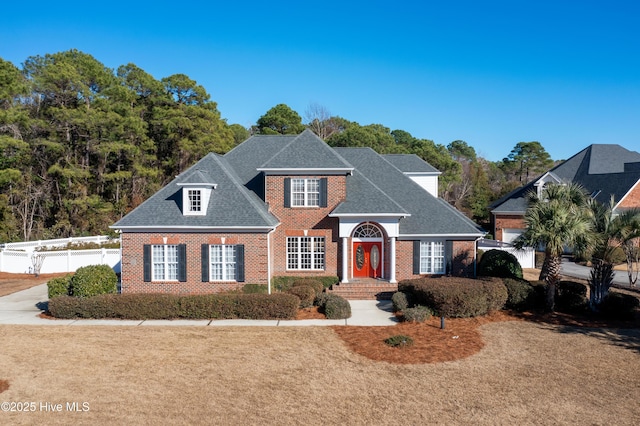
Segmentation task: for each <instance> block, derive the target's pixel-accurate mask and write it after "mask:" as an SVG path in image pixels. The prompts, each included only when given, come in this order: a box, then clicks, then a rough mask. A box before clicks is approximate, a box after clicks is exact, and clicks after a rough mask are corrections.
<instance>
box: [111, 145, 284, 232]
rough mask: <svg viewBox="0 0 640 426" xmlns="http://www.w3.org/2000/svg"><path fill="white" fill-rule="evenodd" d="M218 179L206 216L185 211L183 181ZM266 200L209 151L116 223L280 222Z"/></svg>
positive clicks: (183, 225)
mask: <svg viewBox="0 0 640 426" xmlns="http://www.w3.org/2000/svg"><path fill="white" fill-rule="evenodd" d="M207 175H208V176H210V177H212V179H213V180H215V181H216V183H217V186H216V189H214V190H213V191H212V194H211V198H210V199H209V204H208V206H207V215H206V216H185V215H183V214H182V188H181V186H180V185H179V184H180V183H196V182H193V181H198V180H201V178H202V176H207ZM278 223H279V222H278V219H276V218H275V217H274V216H273V215H272V214H271V213H269V212H268V210H267V206H266V205H265V203H264V202H263V201H262V200H261V199H260V198H259V197H258V196H256V194H254V193H253V192H251V191H249V190H248V189H247V188H245V187H244V186H243V185H242V183H241V182H240V178H239V177H238V176H237V174H236V173H235V171H234V170H233V169H232V168H231V167H230V166H229V164H228V162H227V161H226V160H225V159H224V158H223V157H221V156H219V155H217V154H213V153H211V154H208V155H206V156H205V157H204V158H202V159H201V160H200V161H198V162H197V163H196V164H194V165H193V166H192V167H190V168H189V169H188V170H186V171H185V172H184V173H182V174H181V175H179V176H178V177H176V178H175V179H174V180H173V181H171V182H170V183H169V184H168V185H167V186H165V187H164V188H162V189H161V190H160V191H158V192H157V193H155V194H154V195H152V196H151V197H150V198H149V199H148V200H146V201H145V202H144V203H142V204H141V205H139V206H138V207H137V208H136V209H135V210H133V211H132V212H131V213H129V214H128V215H126V216H125V217H123V218H122V219H120V220H119V221H118V222H117V223H116V224H115V225H113V227H114V228H116V229H122V228H132V227H134V228H135V227H140V228H153V227H158V228H188V227H193V228H236V227H246V228H269V227H274V226H276V225H277V224H278Z"/></svg>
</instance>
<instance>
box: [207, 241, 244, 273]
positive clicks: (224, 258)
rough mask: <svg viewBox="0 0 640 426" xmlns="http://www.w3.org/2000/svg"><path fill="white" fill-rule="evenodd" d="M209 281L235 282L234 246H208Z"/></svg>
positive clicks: (235, 260)
mask: <svg viewBox="0 0 640 426" xmlns="http://www.w3.org/2000/svg"><path fill="white" fill-rule="evenodd" d="M209 259H210V262H211V264H210V269H209V272H210V274H211V276H210V279H211V281H235V280H236V262H237V259H236V246H235V245H212V246H210V254H209Z"/></svg>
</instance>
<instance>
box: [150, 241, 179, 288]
mask: <svg viewBox="0 0 640 426" xmlns="http://www.w3.org/2000/svg"><path fill="white" fill-rule="evenodd" d="M171 256H172V257H171ZM178 265H179V262H178V245H177V244H154V245H152V246H151V281H178ZM173 275H175V277H173Z"/></svg>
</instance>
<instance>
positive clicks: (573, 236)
mask: <svg viewBox="0 0 640 426" xmlns="http://www.w3.org/2000/svg"><path fill="white" fill-rule="evenodd" d="M587 200H588V195H587V193H586V192H585V190H584V189H583V188H582V187H581V186H580V185H577V184H574V183H571V184H567V185H560V184H547V185H546V186H545V187H544V189H543V190H542V191H541V194H540V196H538V195H537V194H536V193H535V192H531V193H530V194H528V203H529V207H528V208H527V211H526V213H525V215H524V222H525V227H526V228H525V231H524V233H523V234H522V235H521V236H520V237H518V239H517V240H516V241H515V246H516V247H517V248H523V247H525V246H528V247H539V246H544V251H545V259H544V263H543V265H542V271H541V272H540V280H544V281H545V282H546V283H547V284H548V287H547V298H546V305H547V306H546V307H547V309H548V310H549V311H553V310H554V308H555V295H556V285H557V283H558V281H559V280H560V265H561V262H562V253H564V250H565V248H566V247H568V248H582V247H588V246H590V245H592V244H593V241H594V232H593V223H592V221H591V220H590V218H589V213H588V205H587Z"/></svg>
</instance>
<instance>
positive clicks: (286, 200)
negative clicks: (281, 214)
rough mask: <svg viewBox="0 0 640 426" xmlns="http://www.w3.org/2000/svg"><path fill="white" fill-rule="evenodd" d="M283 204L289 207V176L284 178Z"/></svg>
mask: <svg viewBox="0 0 640 426" xmlns="http://www.w3.org/2000/svg"><path fill="white" fill-rule="evenodd" d="M284 206H285V207H291V178H284Z"/></svg>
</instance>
